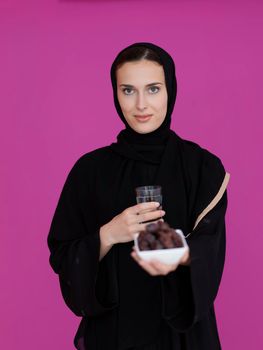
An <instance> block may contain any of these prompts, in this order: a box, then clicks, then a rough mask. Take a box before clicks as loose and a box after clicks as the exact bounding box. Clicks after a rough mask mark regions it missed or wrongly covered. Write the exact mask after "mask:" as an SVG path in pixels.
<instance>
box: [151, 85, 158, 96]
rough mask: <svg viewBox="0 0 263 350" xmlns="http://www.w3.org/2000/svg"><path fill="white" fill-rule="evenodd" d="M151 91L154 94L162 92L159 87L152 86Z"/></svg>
mask: <svg viewBox="0 0 263 350" xmlns="http://www.w3.org/2000/svg"><path fill="white" fill-rule="evenodd" d="M152 89H153V90H154V89H155V91H152ZM150 90H151V91H152V93H154V94H155V93H156V92H158V91H159V90H160V88H159V87H158V86H151V87H150Z"/></svg>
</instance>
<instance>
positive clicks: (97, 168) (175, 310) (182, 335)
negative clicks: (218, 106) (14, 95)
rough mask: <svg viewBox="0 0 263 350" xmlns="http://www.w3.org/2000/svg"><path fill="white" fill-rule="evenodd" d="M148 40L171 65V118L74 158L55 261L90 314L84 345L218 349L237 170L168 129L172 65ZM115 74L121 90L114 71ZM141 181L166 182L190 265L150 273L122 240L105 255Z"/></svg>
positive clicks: (80, 342) (63, 282)
mask: <svg viewBox="0 0 263 350" xmlns="http://www.w3.org/2000/svg"><path fill="white" fill-rule="evenodd" d="M145 45H148V47H151V48H154V49H156V50H157V51H158V52H159V54H160V55H161V57H162V61H163V63H164V71H165V77H166V85H167V91H168V97H169V98H168V108H167V115H166V117H165V120H164V122H163V124H162V125H161V126H160V127H159V128H158V129H157V130H155V131H153V132H151V133H148V134H138V133H136V132H135V131H133V130H132V129H131V128H129V126H128V125H127V123H125V125H126V129H125V130H122V131H121V132H120V133H119V135H118V137H117V143H113V144H111V145H110V146H106V147H102V148H100V149H97V150H94V151H92V152H89V153H87V154H85V155H83V156H82V157H81V158H80V159H79V160H78V161H77V162H76V163H75V165H74V166H73V168H72V169H71V171H70V172H69V174H68V177H67V179H66V182H65V184H64V187H63V189H62V192H61V195H60V198H59V201H58V204H57V208H56V210H55V213H54V216H53V220H52V223H51V227H50V232H49V235H48V246H49V249H50V264H51V266H52V268H53V269H54V271H55V272H56V273H57V274H58V275H59V281H60V287H61V291H62V295H63V298H64V300H65V303H66V304H67V306H68V307H69V308H70V309H71V310H72V312H74V314H75V315H77V316H81V317H82V320H81V323H80V326H79V329H78V332H77V334H76V336H75V339H74V344H75V346H76V348H77V349H79V350H95V349H96V350H117V349H118V350H124V349H126V350H127V349H133V350H157V349H162V350H163V349H167V350H211V349H213V350H217V349H220V348H221V347H220V341H219V337H218V332H217V325H216V317H215V313H214V300H215V298H216V295H217V292H218V288H219V284H220V281H221V277H222V272H223V266H224V259H225V243H226V241H225V219H224V218H225V212H226V207H227V192H226V187H227V183H228V180H229V174H228V173H226V171H225V169H224V167H223V165H222V163H221V161H220V159H219V158H218V157H216V156H215V155H213V154H211V153H210V152H208V151H207V150H205V149H202V148H201V147H200V146H198V145H197V144H195V143H193V142H190V141H186V140H183V139H182V138H180V137H179V136H178V135H177V134H176V133H175V132H174V131H172V130H171V129H170V117H171V113H172V110H173V105H174V101H175V96H176V80H175V77H174V67H173V61H172V59H171V58H170V56H169V55H168V54H167V53H166V52H165V51H164V52H163V51H162V50H161V49H160V48H158V47H156V46H154V45H153V44H149V43H147V44H145ZM113 67H114V65H113ZM111 73H112V82H113V87H116V81H114V79H115V78H114V74H113V73H114V69H112V71H111ZM114 94H115V95H114V96H115V100H114V102H115V106H116V109H117V111H118V114H119V115H120V117H121V119H122V120H123V121H124V122H125V119H123V118H124V117H123V115H122V113H121V110H120V107H119V105H118V101H117V99H116V90H114ZM142 185H161V186H162V194H163V204H162V207H163V209H164V210H165V212H166V214H165V216H164V220H165V221H166V222H168V223H169V224H170V226H171V227H173V228H180V229H181V230H182V231H183V232H184V234H185V236H186V239H187V242H188V245H189V248H190V257H191V263H190V265H189V266H183V265H179V266H178V268H177V269H176V270H175V271H172V272H170V273H169V274H168V275H166V276H151V275H150V274H148V273H147V272H146V271H144V270H143V269H142V268H141V267H140V266H139V265H138V264H137V262H136V261H134V260H133V259H132V257H131V256H130V252H131V249H132V246H133V241H131V242H127V243H119V244H115V245H114V246H113V247H112V248H111V249H110V251H109V252H108V253H107V254H106V255H105V256H104V257H103V259H102V260H101V261H99V255H100V236H99V230H100V227H101V226H103V225H104V224H106V223H108V222H109V221H110V220H112V218H113V217H114V216H116V215H117V214H120V213H121V212H122V211H123V210H125V209H126V208H128V207H130V206H133V205H135V204H136V197H135V191H134V189H135V187H136V186H142Z"/></svg>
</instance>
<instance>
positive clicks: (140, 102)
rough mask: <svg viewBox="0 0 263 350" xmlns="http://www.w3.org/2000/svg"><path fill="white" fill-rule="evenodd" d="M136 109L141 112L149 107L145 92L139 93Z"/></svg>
mask: <svg viewBox="0 0 263 350" xmlns="http://www.w3.org/2000/svg"><path fill="white" fill-rule="evenodd" d="M136 107H137V108H138V110H140V111H143V110H144V109H145V108H146V107H147V100H146V97H145V96H144V93H143V92H141V93H138V96H137V101H136Z"/></svg>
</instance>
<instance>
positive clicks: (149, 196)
mask: <svg viewBox="0 0 263 350" xmlns="http://www.w3.org/2000/svg"><path fill="white" fill-rule="evenodd" d="M135 192H136V201H137V204H138V203H142V202H159V203H160V205H159V207H158V208H157V209H162V199H163V198H162V187H161V186H157V185H154V186H140V187H136V188H135ZM159 219H162V217H160V218H157V219H153V220H149V221H144V223H145V222H152V221H157V220H159Z"/></svg>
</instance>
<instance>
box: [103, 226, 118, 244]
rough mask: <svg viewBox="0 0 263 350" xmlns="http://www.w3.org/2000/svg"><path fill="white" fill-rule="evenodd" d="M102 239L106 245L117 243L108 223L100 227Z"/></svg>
mask: <svg viewBox="0 0 263 350" xmlns="http://www.w3.org/2000/svg"><path fill="white" fill-rule="evenodd" d="M100 240H101V242H102V243H103V245H104V246H106V247H111V246H113V245H114V244H115V242H114V241H113V239H112V237H111V235H110V233H109V231H108V230H107V227H106V225H104V226H102V227H101V228H100Z"/></svg>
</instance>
